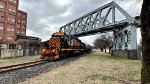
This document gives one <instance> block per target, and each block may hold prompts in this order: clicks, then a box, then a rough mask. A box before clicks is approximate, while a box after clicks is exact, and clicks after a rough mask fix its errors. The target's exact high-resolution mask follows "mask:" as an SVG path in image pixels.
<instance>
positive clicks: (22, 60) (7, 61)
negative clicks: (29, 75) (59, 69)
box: [0, 55, 40, 67]
mask: <svg viewBox="0 0 150 84" xmlns="http://www.w3.org/2000/svg"><path fill="white" fill-rule="evenodd" d="M37 60H40V59H39V55H35V56H23V57H16V58H3V59H0V67H2V66H8V65H14V64H20V63H26V62H32V61H37Z"/></svg>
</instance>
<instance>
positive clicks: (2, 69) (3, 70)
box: [0, 61, 47, 74]
mask: <svg viewBox="0 0 150 84" xmlns="http://www.w3.org/2000/svg"><path fill="white" fill-rule="evenodd" d="M44 63H47V61H34V62H28V63H22V64H16V65H9V66H4V67H0V74H1V73H7V72H11V71H15V70H19V69H25V68H28V67H32V66H36V65H41V64H44Z"/></svg>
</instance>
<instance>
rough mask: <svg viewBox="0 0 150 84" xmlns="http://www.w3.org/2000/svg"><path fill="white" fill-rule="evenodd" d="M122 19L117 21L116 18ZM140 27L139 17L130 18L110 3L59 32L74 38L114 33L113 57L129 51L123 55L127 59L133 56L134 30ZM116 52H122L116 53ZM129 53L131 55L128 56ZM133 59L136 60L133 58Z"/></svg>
mask: <svg viewBox="0 0 150 84" xmlns="http://www.w3.org/2000/svg"><path fill="white" fill-rule="evenodd" d="M120 15H122V16H121V18H122V17H123V18H124V19H121V20H119V19H117V18H116V17H117V16H120ZM139 26H140V17H135V18H133V17H131V16H130V15H129V14H128V13H127V12H126V11H125V10H123V9H122V8H121V7H120V6H119V5H118V4H116V3H115V2H113V1H112V2H110V3H108V4H106V5H104V6H102V7H100V8H98V9H96V10H94V11H92V12H90V13H88V14H86V15H84V16H82V17H80V18H78V19H76V20H74V21H72V22H70V23H68V24H66V25H64V26H62V27H60V29H59V31H60V32H65V33H66V34H68V35H72V36H75V37H81V36H87V35H92V34H96V33H105V32H109V31H113V32H114V42H113V50H114V51H117V52H114V53H115V54H114V55H120V54H119V53H124V51H125V50H129V51H130V52H127V53H125V54H123V56H125V55H127V54H128V56H126V57H127V58H128V57H130V58H132V57H131V55H133V54H134V55H135V53H132V51H133V52H134V50H137V42H136V41H137V39H136V38H137V37H136V28H137V27H139ZM118 50H124V51H123V52H122V51H121V52H118ZM130 53H131V55H130ZM133 59H136V58H134V57H133Z"/></svg>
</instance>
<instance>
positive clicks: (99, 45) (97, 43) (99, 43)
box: [94, 37, 105, 52]
mask: <svg viewBox="0 0 150 84" xmlns="http://www.w3.org/2000/svg"><path fill="white" fill-rule="evenodd" d="M94 46H95V47H96V48H99V49H101V51H102V52H103V50H104V47H105V46H104V40H103V39H101V38H100V37H99V38H97V39H96V40H95V41H94Z"/></svg>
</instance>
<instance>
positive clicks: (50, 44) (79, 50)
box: [40, 32, 92, 61]
mask: <svg viewBox="0 0 150 84" xmlns="http://www.w3.org/2000/svg"><path fill="white" fill-rule="evenodd" d="M43 46H44V48H43V49H42V50H41V53H40V59H42V60H53V61H54V60H57V59H60V58H65V57H66V56H69V55H70V56H71V55H74V54H83V53H87V52H90V51H91V50H92V48H91V46H90V45H86V44H85V43H83V42H81V40H79V39H78V38H76V37H73V36H70V35H67V34H65V33H64V32H55V33H53V34H52V36H51V38H50V39H49V40H47V41H45V42H44V43H43Z"/></svg>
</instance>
